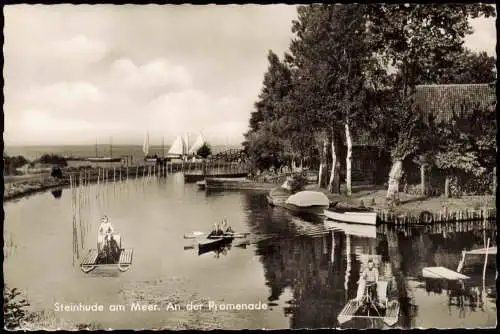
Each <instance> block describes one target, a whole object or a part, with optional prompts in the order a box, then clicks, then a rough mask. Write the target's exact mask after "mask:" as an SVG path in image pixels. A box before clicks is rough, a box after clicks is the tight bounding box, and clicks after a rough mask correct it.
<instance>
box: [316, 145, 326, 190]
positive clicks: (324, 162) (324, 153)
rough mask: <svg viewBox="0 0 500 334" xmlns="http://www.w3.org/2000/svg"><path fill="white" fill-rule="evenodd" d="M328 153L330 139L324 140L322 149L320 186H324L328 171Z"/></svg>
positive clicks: (319, 175)
mask: <svg viewBox="0 0 500 334" xmlns="http://www.w3.org/2000/svg"><path fill="white" fill-rule="evenodd" d="M327 154H328V139H327V138H325V139H324V140H323V149H322V151H321V162H320V164H319V174H318V186H319V187H320V188H321V187H322V186H323V183H324V180H326V175H325V174H326V172H327V171H328V169H327V167H328V164H327V160H326V155H327Z"/></svg>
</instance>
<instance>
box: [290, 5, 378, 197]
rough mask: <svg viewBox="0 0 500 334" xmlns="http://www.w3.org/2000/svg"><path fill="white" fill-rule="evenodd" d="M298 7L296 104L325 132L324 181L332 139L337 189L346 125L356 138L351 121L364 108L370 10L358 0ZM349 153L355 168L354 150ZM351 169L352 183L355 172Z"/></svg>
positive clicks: (294, 28)
mask: <svg viewBox="0 0 500 334" xmlns="http://www.w3.org/2000/svg"><path fill="white" fill-rule="evenodd" d="M297 11H298V20H297V21H294V22H293V23H292V31H293V32H294V34H295V38H294V39H293V40H292V43H291V45H290V50H291V54H292V58H293V63H294V65H295V68H296V69H297V72H298V75H297V83H296V84H295V85H294V88H295V92H294V93H295V94H294V99H295V100H294V104H295V106H297V107H298V108H300V109H301V110H303V113H304V114H305V115H304V116H305V117H306V118H309V120H310V121H311V120H312V123H314V124H316V128H317V131H316V132H317V133H318V134H320V137H321V138H322V139H321V140H320V147H321V149H320V151H321V152H322V154H321V157H322V163H321V164H320V181H319V184H320V185H321V184H322V178H323V171H324V170H326V168H327V158H326V153H327V151H328V144H327V143H325V140H328V141H329V142H330V144H331V145H330V152H331V162H332V167H331V174H330V181H329V184H328V188H329V190H330V191H332V192H338V191H339V189H340V180H339V165H340V163H339V159H338V158H339V147H338V145H339V143H340V142H341V140H339V133H344V131H345V134H346V135H347V137H348V139H347V142H348V143H352V139H351V131H350V127H351V125H352V124H355V122H353V120H354V119H355V118H356V111H358V110H361V109H360V108H359V105H360V104H361V103H362V102H361V101H362V99H363V98H362V92H363V86H364V82H365V78H364V74H363V73H364V71H365V70H366V67H367V65H369V64H370V61H369V60H370V58H371V55H372V53H371V51H370V49H369V47H368V45H367V44H366V37H367V35H366V33H365V32H366V11H365V7H363V6H359V5H342V6H336V5H309V6H300V7H298V9H297ZM349 148H350V147H349ZM348 151H350V150H349V149H348ZM347 157H348V161H347V166H348V170H350V168H349V167H350V162H351V154H349V153H348V154H347ZM347 175H348V180H349V181H348V182H347V183H348V185H350V173H349V172H348V173H347ZM348 189H349V190H348V192H349V193H350V187H348Z"/></svg>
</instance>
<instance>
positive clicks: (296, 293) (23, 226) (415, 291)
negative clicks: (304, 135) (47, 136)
mask: <svg viewBox="0 0 500 334" xmlns="http://www.w3.org/2000/svg"><path fill="white" fill-rule="evenodd" d="M71 203H72V193H71V190H70V189H64V190H63V191H62V194H61V193H58V192H55V193H54V194H52V193H51V192H48V193H44V194H39V195H35V196H32V197H29V198H26V199H23V200H20V201H18V202H11V203H7V204H5V206H4V210H5V230H4V237H5V248H4V254H5V256H6V259H5V261H4V277H5V282H6V284H7V285H9V286H11V287H17V288H19V289H22V290H24V291H25V293H26V295H27V297H28V298H29V300H30V302H31V304H32V309H33V310H37V311H38V310H45V311H46V312H48V313H49V314H51V315H52V316H53V317H55V319H61V321H67V322H72V323H91V322H94V323H98V324H100V325H101V326H104V327H106V328H116V329H118V328H134V329H137V328H207V329H210V328H217V327H222V328H226V329H243V328H250V329H257V328H270V329H278V328H323V327H338V326H339V324H338V322H337V315H338V314H339V312H340V311H341V309H342V308H343V306H344V305H345V303H346V301H347V300H348V299H350V298H353V297H354V296H355V294H356V288H357V285H356V281H357V280H358V278H359V271H360V262H359V255H360V254H379V255H382V261H383V262H384V265H385V268H386V270H387V271H388V272H392V274H393V277H394V284H393V286H394V289H393V290H392V294H393V295H394V297H395V298H398V299H399V300H400V301H401V315H400V318H399V322H398V323H397V325H396V326H398V327H405V328H408V327H448V328H449V327H484V326H495V325H496V306H495V298H496V290H495V287H494V280H495V276H494V275H495V274H494V272H493V273H492V272H490V271H488V274H489V276H488V280H487V282H486V284H487V287H490V289H491V291H490V295H489V296H487V297H485V299H484V306H483V308H482V309H481V308H475V309H472V308H470V307H468V306H465V307H463V308H460V307H458V306H451V307H449V306H448V297H447V294H446V291H445V290H443V289H439V287H438V288H436V284H433V285H432V290H433V292H430V291H429V290H430V289H431V286H430V285H429V283H428V282H427V283H426V282H425V281H424V280H423V279H422V278H420V276H421V271H422V268H423V267H425V266H445V267H448V268H450V269H456V267H457V264H458V262H459V260H460V256H461V255H460V252H461V250H462V249H463V248H468V249H470V248H479V247H484V238H485V236H486V237H490V238H492V240H496V229H495V230H487V231H482V230H480V229H477V230H475V231H473V232H467V233H448V234H446V235H443V234H439V235H437V234H433V235H431V234H421V233H418V231H414V233H412V234H411V236H410V235H407V236H405V234H403V233H395V232H389V233H385V234H381V233H379V234H377V235H376V238H369V237H363V236H357V235H351V234H346V233H344V232H343V231H342V230H337V231H327V232H326V233H321V230H322V228H321V227H320V226H319V225H317V223H316V225H315V223H314V222H308V221H305V220H304V219H300V218H294V217H292V216H290V215H289V214H288V213H287V212H285V211H284V210H282V209H279V208H270V207H268V206H267V205H266V200H265V193H262V192H217V193H205V192H202V191H199V190H197V188H196V186H195V185H193V184H186V185H184V183H183V177H182V175H181V174H174V175H170V176H169V177H168V178H167V179H166V180H165V179H163V180H156V179H152V180H150V181H145V180H133V181H127V182H123V183H120V184H108V185H100V186H97V185H92V186H90V187H88V188H86V189H85V190H84V191H83V192H82V202H81V209H80V210H81V217H82V218H81V220H82V223H81V226H82V227H81V230H83V231H85V233H86V237H85V238H84V239H85V240H84V247H83V248H85V249H88V248H89V247H95V235H96V232H95V230H96V228H97V224H96V223H95V222H96V221H97V219H98V217H100V216H101V215H103V214H107V215H108V216H109V217H110V219H111V222H112V223H113V224H114V227H115V229H116V230H118V231H119V233H120V234H121V235H122V239H123V241H122V246H124V247H126V248H133V249H134V258H133V266H132V267H131V269H130V270H129V271H128V272H125V273H119V272H117V271H116V270H115V269H96V270H95V271H94V272H91V273H90V274H84V273H82V272H81V271H80V269H79V267H78V265H77V264H75V265H73V257H74V254H73V238H72V219H73V213H72V212H73V211H72V206H71ZM221 218H227V220H228V221H229V222H230V223H231V224H232V226H233V228H234V229H235V230H236V231H238V232H251V233H252V235H251V237H250V240H251V241H252V242H253V243H252V244H250V245H248V246H246V248H243V247H236V244H237V242H235V243H234V245H233V247H232V248H231V249H229V250H228V251H227V252H226V253H225V254H219V255H218V256H217V255H216V254H214V253H207V254H203V255H201V256H198V253H197V251H196V250H189V249H188V250H185V249H184V247H185V246H188V245H190V244H192V241H189V240H185V239H184V238H183V235H184V234H185V233H189V232H192V231H207V230H209V229H210V227H211V224H212V223H213V222H214V221H216V220H218V219H221ZM79 241H80V242H81V239H80V240H79ZM464 270H465V269H464ZM481 271H482V269H479V270H475V271H470V270H469V271H468V273H469V275H470V276H471V277H472V278H473V282H474V283H473V284H476V285H478V286H482V282H481ZM57 302H59V303H84V304H93V303H99V304H102V305H104V307H105V308H107V307H108V306H109V305H116V304H120V305H125V306H126V308H127V310H126V311H124V312H121V311H120V312H110V311H107V312H61V311H57V310H55V309H54V304H55V303H57ZM133 302H141V303H144V304H145V303H149V304H157V305H160V306H161V307H163V308H166V307H167V306H168V305H169V303H172V304H171V305H179V306H180V307H181V308H182V307H184V306H185V305H186V304H187V303H189V302H194V303H200V304H203V305H204V309H202V310H201V311H186V310H184V309H181V310H175V311H174V310H162V311H150V312H147V311H146V312H138V311H135V312H131V311H130V310H129V307H130V305H131V304H132V303H133ZM209 302H214V303H216V304H221V303H222V304H227V303H234V304H236V303H239V304H257V305H258V304H259V303H260V305H262V304H266V305H267V306H268V308H267V310H254V311H249V310H245V311H241V310H240V311H237V310H233V311H217V312H215V311H213V310H211V311H209V310H207V306H208V303H209ZM383 326H384V325H383V323H377V321H368V320H361V319H358V320H353V321H350V322H348V323H346V324H344V326H343V327H356V328H366V327H378V328H380V327H383Z"/></svg>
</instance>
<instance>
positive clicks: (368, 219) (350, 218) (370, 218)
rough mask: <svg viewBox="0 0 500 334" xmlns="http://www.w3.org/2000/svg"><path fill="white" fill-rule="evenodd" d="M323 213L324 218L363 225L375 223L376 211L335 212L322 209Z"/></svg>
mask: <svg viewBox="0 0 500 334" xmlns="http://www.w3.org/2000/svg"><path fill="white" fill-rule="evenodd" d="M323 214H324V215H325V216H326V218H328V219H331V220H335V221H339V222H346V223H356V224H365V225H376V224H377V213H376V212H349V211H346V212H335V211H332V210H324V211H323Z"/></svg>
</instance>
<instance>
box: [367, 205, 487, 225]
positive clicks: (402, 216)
mask: <svg viewBox="0 0 500 334" xmlns="http://www.w3.org/2000/svg"><path fill="white" fill-rule="evenodd" d="M374 210H375V212H377V223H385V224H392V225H396V226H398V225H399V226H400V225H422V224H433V223H456V222H474V221H475V222H477V221H493V220H496V208H483V209H478V210H472V209H465V210H459V211H449V210H447V209H446V208H443V210H441V211H439V212H428V211H423V212H420V213H415V214H411V213H397V212H394V211H392V210H387V209H374Z"/></svg>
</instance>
